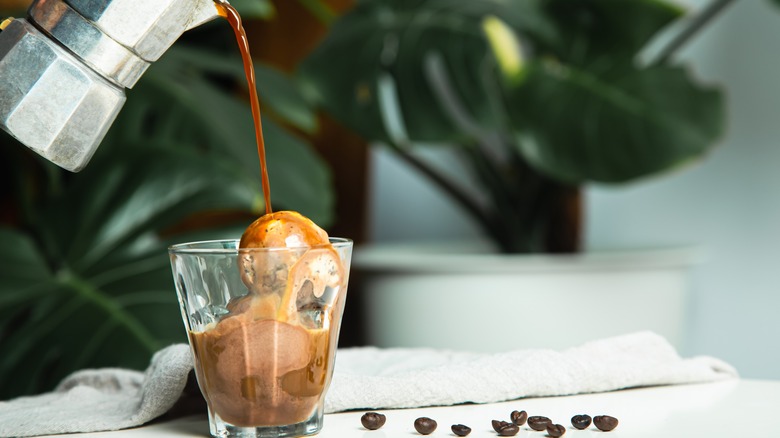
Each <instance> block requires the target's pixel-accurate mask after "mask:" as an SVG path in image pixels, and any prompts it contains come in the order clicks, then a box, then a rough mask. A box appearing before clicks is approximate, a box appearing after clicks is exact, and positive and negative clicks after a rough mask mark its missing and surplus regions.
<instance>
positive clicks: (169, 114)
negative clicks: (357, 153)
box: [100, 47, 333, 226]
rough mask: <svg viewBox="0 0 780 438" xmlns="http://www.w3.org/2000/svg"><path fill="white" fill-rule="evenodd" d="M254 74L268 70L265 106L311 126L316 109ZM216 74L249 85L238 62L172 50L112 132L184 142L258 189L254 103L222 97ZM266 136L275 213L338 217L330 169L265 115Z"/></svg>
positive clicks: (276, 78)
mask: <svg viewBox="0 0 780 438" xmlns="http://www.w3.org/2000/svg"><path fill="white" fill-rule="evenodd" d="M201 52H202V53H201ZM257 71H258V72H263V76H262V77H261V76H260V75H259V74H258V86H259V87H260V92H261V93H263V95H264V97H265V98H266V100H264V104H267V107H269V108H271V109H272V110H275V111H273V112H274V113H275V114H278V115H279V116H280V118H281V119H282V120H285V121H289V122H290V123H291V124H293V125H297V126H301V127H305V128H310V127H311V126H312V125H313V123H314V121H313V120H314V115H313V112H312V110H311V108H310V107H309V104H307V103H305V102H304V101H303V98H302V97H301V96H300V95H299V94H297V92H295V91H294V89H293V87H292V84H291V83H290V82H289V81H287V80H285V79H284V78H283V77H282V76H281V75H280V74H279V73H277V72H273V71H271V70H270V69H267V68H258V69H257ZM211 76H217V77H227V78H228V79H230V80H231V81H232V82H233V83H236V84H240V85H239V86H244V87H245V85H244V84H245V83H246V80H245V78H244V73H243V68H242V67H241V61H240V59H239V58H238V57H236V56H231V55H224V56H220V55H218V54H214V53H209V52H204V51H193V50H192V49H186V48H176V47H173V48H171V49H170V50H169V51H168V52H167V53H166V55H165V56H164V57H163V58H162V59H160V60H159V61H157V62H156V63H155V64H154V65H153V66H152V67H151V68H150V69H149V72H147V74H146V75H145V76H144V78H143V81H141V82H139V84H138V85H137V86H136V88H135V89H133V91H132V93H130V95H129V97H128V102H127V104H126V106H125V108H124V109H123V110H122V113H121V114H120V118H119V119H118V120H117V122H116V123H115V124H114V129H113V130H112V132H110V133H109V134H110V135H112V136H113V137H119V138H134V139H136V140H137V141H146V140H147V139H155V141H156V142H158V143H160V144H165V143H166V142H173V144H179V143H180V142H181V141H182V140H185V141H188V142H190V143H192V144H195V145H197V146H198V147H200V148H201V149H203V150H205V151H207V153H209V154H212V155H214V156H215V157H216V158H219V157H220V156H221V155H225V154H227V155H229V156H230V157H231V158H233V159H234V160H235V161H237V162H238V163H240V164H241V167H240V169H241V171H242V172H243V173H244V174H245V177H246V178H251V179H252V180H253V181H255V183H254V184H255V186H256V187H257V188H258V190H259V188H260V164H259V160H258V156H257V147H256V141H255V131H254V124H253V120H252V113H251V111H250V109H249V105H248V103H247V102H246V101H245V100H244V99H243V97H241V95H240V94H239V93H235V94H230V93H225V92H224V90H223V89H222V88H220V87H218V86H216V85H215V84H214V81H212V80H211ZM266 78H270V80H269V87H268V89H269V91H267V92H265V91H263V90H264V89H265V84H264V83H263V82H261V79H266ZM263 133H264V139H265V145H266V157H267V160H268V172H269V176H270V180H271V194H272V200H273V204H274V205H273V206H274V209H276V210H279V209H282V208H284V209H292V210H297V211H300V212H301V213H302V214H304V215H306V216H308V217H310V218H311V219H312V220H314V221H315V222H317V223H318V224H321V225H322V226H327V225H328V224H329V223H330V222H331V221H332V219H333V218H332V210H333V195H332V181H331V176H330V172H329V169H328V166H327V164H326V163H325V162H324V161H323V160H322V159H321V158H320V157H319V156H318V155H317V154H316V152H315V151H314V150H313V149H312V148H311V147H310V146H309V145H308V144H306V143H304V142H303V141H301V140H300V139H299V138H297V137H295V136H294V135H292V134H290V133H288V132H287V131H285V130H284V129H282V128H281V127H280V126H279V125H278V124H277V123H276V122H275V118H272V117H264V118H263ZM101 149H102V146H101ZM100 153H104V152H103V151H102V150H101V151H100ZM257 201H258V204H256V205H255V210H256V211H258V212H259V211H262V207H263V206H262V199H261V198H258V200H257Z"/></svg>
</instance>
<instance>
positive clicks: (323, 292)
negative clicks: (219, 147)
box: [169, 238, 352, 437]
mask: <svg viewBox="0 0 780 438" xmlns="http://www.w3.org/2000/svg"><path fill="white" fill-rule="evenodd" d="M238 244H239V241H238V240H217V241H205V242H193V243H183V244H179V245H174V246H172V247H170V248H169V254H170V258H171V269H172V271H173V278H174V282H175V283H176V292H177V295H178V298H179V304H180V306H181V311H182V318H183V320H184V325H185V327H186V329H187V335H188V337H189V343H190V348H191V350H192V354H193V357H194V363H195V372H196V375H197V379H198V385H199V386H200V390H201V392H202V393H203V396H204V398H205V399H206V402H207V404H208V409H209V427H210V432H211V434H212V435H213V436H215V437H288V436H302V435H312V434H315V433H317V432H319V431H320V429H321V428H322V423H323V404H324V399H325V393H326V392H327V389H328V386H329V384H330V380H331V376H332V375H333V366H334V361H335V354H336V346H337V342H338V336H339V328H340V325H341V316H342V314H343V311H344V301H345V299H346V292H347V280H348V277H349V265H350V258H351V253H352V242H351V241H350V240H348V239H338V238H331V239H330V244H326V245H321V246H314V247H299V248H239V247H238Z"/></svg>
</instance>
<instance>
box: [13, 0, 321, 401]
mask: <svg viewBox="0 0 780 438" xmlns="http://www.w3.org/2000/svg"><path fill="white" fill-rule="evenodd" d="M234 3H235V5H236V6H237V7H238V8H240V11H241V12H242V14H243V15H244V17H245V18H250V17H255V18H257V17H263V18H267V17H272V16H273V9H272V7H271V4H270V2H268V1H260V0H242V1H235V2H234ZM10 12H11V11H2V10H0V14H4V15H10ZM16 15H17V16H18V15H19V14H18V13H17V14H16ZM256 74H257V82H258V88H259V93H260V96H261V100H262V105H263V110H264V119H263V122H264V134H265V141H266V145H267V156H268V162H269V173H270V178H271V186H272V187H271V191H272V196H273V198H272V199H273V201H274V207H275V209H277V210H279V209H295V210H298V211H300V212H301V213H303V214H305V215H307V216H309V217H310V218H312V219H313V220H314V221H316V222H317V223H319V224H321V225H323V226H327V225H328V224H329V223H330V221H331V220H332V214H333V208H332V204H333V191H332V183H331V177H330V171H329V169H328V168H327V166H326V164H325V163H324V161H323V160H322V159H321V158H320V157H319V156H318V155H317V154H316V153H315V152H314V151H313V149H312V148H311V147H310V145H309V144H307V143H306V142H304V141H303V140H301V138H299V136H297V135H296V134H294V132H295V131H297V132H312V131H314V130H316V129H317V126H316V119H315V116H314V113H313V110H312V108H311V106H310V105H309V104H308V103H307V102H306V101H305V100H304V99H303V97H302V95H301V93H300V92H299V91H298V88H297V86H296V84H295V83H294V82H292V81H291V80H290V79H289V78H287V77H286V76H285V75H284V74H282V73H280V72H278V71H276V70H274V69H272V68H270V67H267V66H263V65H260V64H258V63H256ZM245 90H246V80H245V77H244V71H243V67H242V64H241V58H240V56H239V53H238V49H237V48H236V45H235V39H234V36H233V33H232V31H231V30H230V27H229V26H228V25H227V23H226V22H224V21H221V20H220V21H217V22H213V23H209V24H208V25H204V26H202V27H201V28H198V29H195V30H193V31H191V32H188V33H187V34H185V36H184V37H183V38H182V40H180V41H179V42H177V43H176V44H175V45H174V46H173V47H172V48H171V49H170V50H169V51H168V52H166V54H165V55H164V56H163V57H162V58H161V59H160V60H159V61H157V62H155V63H154V64H153V65H152V66H151V68H150V69H149V70H148V72H147V73H146V74H145V75H144V77H143V78H142V79H141V81H140V82H139V83H138V84H137V85H136V87H135V88H134V89H133V90H128V93H127V94H128V100H127V103H126V105H125V107H124V108H123V109H122V112H121V113H120V115H119V117H118V118H117V120H116V121H115V123H114V124H113V126H112V128H111V130H110V131H109V133H108V134H107V136H106V138H105V140H104V141H103V143H102V144H101V146H100V148H99V149H98V151H97V153H96V154H95V156H94V158H93V160H92V161H91V162H90V164H89V165H88V167H87V168H86V169H85V170H83V171H82V172H80V173H77V174H71V173H69V172H66V171H64V170H61V169H59V168H57V167H56V166H54V165H52V164H50V163H48V162H46V161H45V160H43V159H42V158H40V157H38V156H37V155H35V154H34V153H32V152H30V151H29V150H27V148H25V147H24V146H23V145H21V144H18V143H17V142H16V141H15V140H14V139H12V138H11V137H10V136H8V135H7V134H5V133H4V132H1V131H0V175H1V177H2V182H3V197H2V198H0V199H2V200H3V225H2V226H0V242H2V245H0V349H2V351H3V352H4V354H3V356H2V357H0V399H7V398H10V397H13V396H17V395H21V394H31V393H38V392H42V391H45V390H48V389H51V388H52V387H53V386H54V385H55V384H56V383H57V382H58V381H60V380H61V378H62V377H64V376H65V375H66V374H68V373H70V372H72V371H74V370H76V369H81V368H92V367H102V366H119V367H130V368H136V369H143V368H144V367H145V366H146V364H148V361H149V358H150V357H151V354H152V353H153V352H155V351H156V350H157V349H159V348H161V347H163V346H165V345H168V344H170V343H174V342H186V336H185V332H184V326H183V324H182V321H181V313H180V310H179V308H178V302H177V299H176V294H175V290H174V287H173V281H172V279H171V274H170V266H169V258H168V256H167V247H168V246H169V245H170V244H172V243H177V242H184V241H192V240H203V239H214V238H231V237H235V238H238V237H240V235H241V233H242V231H243V229H244V228H245V227H246V225H248V223H249V222H248V221H251V218H252V217H253V215H254V216H257V215H259V214H262V212H263V211H264V205H263V200H262V192H261V183H260V176H259V173H260V172H259V162H258V158H257V149H256V145H255V137H254V129H253V124H252V116H251V111H250V109H249V105H248V102H247V101H246V98H245V97H244V96H245V95H246V93H245ZM204 214H206V215H212V216H213V215H221V216H220V217H227V218H235V219H233V220H221V221H218V222H210V223H206V225H201V226H198V227H193V226H191V225H190V226H182V225H181V224H183V223H190V224H191V223H192V218H193V217H204V216H203V215H204ZM207 217H211V216H207Z"/></svg>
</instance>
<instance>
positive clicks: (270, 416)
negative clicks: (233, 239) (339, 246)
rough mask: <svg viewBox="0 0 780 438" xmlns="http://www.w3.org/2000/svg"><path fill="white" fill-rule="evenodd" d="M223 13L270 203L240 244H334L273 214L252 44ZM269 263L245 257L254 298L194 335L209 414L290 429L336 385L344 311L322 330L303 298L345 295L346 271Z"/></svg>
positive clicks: (321, 255) (288, 216) (328, 251)
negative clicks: (306, 315) (337, 325)
mask: <svg viewBox="0 0 780 438" xmlns="http://www.w3.org/2000/svg"><path fill="white" fill-rule="evenodd" d="M217 9H218V11H219V14H220V15H221V16H222V17H224V18H226V19H227V20H228V22H229V23H230V25H231V26H232V27H233V30H234V32H235V34H236V41H237V42H238V46H239V48H240V50H241V56H242V59H243V62H244V71H245V73H246V77H247V82H248V85H249V92H250V99H251V106H252V115H253V118H254V123H255V132H256V138H257V152H258V157H259V158H260V169H261V175H262V184H263V195H264V197H265V208H266V215H264V216H263V217H261V218H260V219H258V221H256V222H255V223H254V224H252V225H251V226H250V227H249V228H248V229H247V232H245V233H244V236H242V239H241V245H240V246H241V248H244V247H278V246H282V247H284V246H290V244H289V243H287V242H291V241H292V242H295V245H293V246H296V245H302V246H315V245H323V244H324V245H327V246H329V243H328V237H327V233H325V232H324V231H323V230H321V229H320V228H319V227H317V226H316V225H315V224H314V223H313V222H311V221H310V220H308V219H305V218H303V217H302V216H301V215H299V214H298V213H295V212H276V213H274V212H273V210H272V208H271V195H270V185H269V181H268V172H267V167H266V159H265V145H264V142H263V133H262V126H261V119H260V105H259V100H258V96H257V87H256V84H255V75H254V67H253V66H252V58H251V56H250V54H249V43H248V40H247V37H246V33H245V31H244V28H243V26H242V23H241V17H240V16H239V14H238V12H236V10H235V9H234V8H233V7H232V6H230V5H229V4H227V3H219V2H218V3H217ZM304 219H305V220H304ZM269 230H270V231H269ZM274 230H277V231H276V233H275V232H274ZM260 231H262V234H261V233H260ZM291 237H292V240H291ZM266 259H271V258H270V257H261V256H258V257H256V258H254V257H253V256H252V255H247V254H245V253H242V255H240V256H239V263H238V265H239V268H237V269H242V272H241V275H242V280H243V281H244V283H245V284H246V286H247V288H248V289H249V294H248V295H246V296H244V297H241V298H238V299H233V300H232V301H231V303H229V304H228V311H229V313H228V315H227V317H223V319H221V320H220V321H219V322H218V323H216V324H212V325H211V326H210V327H207V328H206V329H205V330H204V331H202V332H190V333H189V336H190V343H191V345H192V347H193V350H194V353H195V360H196V362H197V363H196V367H195V369H196V372H197V374H198V383H199V385H200V386H201V390H202V391H201V392H202V393H203V394H204V397H206V401H207V402H208V404H209V407H210V409H211V410H212V412H213V413H215V414H217V415H218V416H219V417H220V418H221V419H222V420H223V421H225V422H227V423H230V424H232V425H235V426H240V427H256V426H278V425H288V424H295V423H300V422H302V421H306V420H307V419H309V418H310V417H311V416H312V414H313V413H314V411H315V409H316V407H317V404H318V403H319V401H320V398H321V396H322V394H323V393H324V391H325V389H326V387H327V385H328V382H329V380H330V374H331V371H332V370H331V368H332V367H331V365H332V364H331V361H330V360H329V358H330V356H331V354H330V352H331V351H332V349H335V348H336V346H335V341H336V339H335V338H336V335H335V333H337V332H336V331H334V335H333V336H331V335H330V334H329V329H330V321H331V320H332V318H334V317H336V318H338V315H334V314H333V313H334V309H337V310H336V311H337V312H338V311H340V305H335V304H333V303H332V304H333V305H330V306H326V307H325V309H323V313H324V314H323V315H322V316H321V318H322V320H323V321H324V322H323V323H322V325H321V328H311V327H312V325H311V324H308V325H307V324H304V322H303V321H302V317H301V316H300V315H299V313H298V309H297V303H298V301H299V299H300V297H299V295H301V294H303V293H305V292H307V293H309V294H312V293H313V294H314V295H315V296H316V297H320V296H321V295H322V293H323V291H324V290H325V289H324V288H325V287H336V288H339V289H340V287H339V286H340V285H341V282H342V279H343V278H344V269H343V267H342V266H341V262H340V259H339V258H338V254H337V253H336V251H335V250H334V249H333V248H328V247H326V248H318V249H311V250H308V251H307V252H306V253H305V254H304V255H302V256H300V257H298V256H295V258H293V259H291V260H281V261H275V262H274V263H277V264H276V265H274V266H273V268H274V269H275V270H273V271H272V270H271V269H269V267H268V266H267V264H268V263H269V262H268V261H267V260H266ZM258 263H262V264H261V265H258ZM317 263H319V265H318V266H320V267H321V266H324V265H326V264H327V266H329V267H330V274H329V276H328V277H327V278H325V276H324V275H323V274H322V273H320V271H315V269H319V268H315V267H313V266H315V265H317ZM267 272H276V273H278V272H282V273H283V274H282V275H284V277H283V278H272V279H270V280H269V279H268V278H267V277H268V275H267ZM307 281H308V282H309V283H308V284H306V282H307ZM304 285H306V286H307V287H308V289H307V288H306V287H304ZM312 285H313V286H312ZM312 288H314V292H312V291H311V290H310V289H312ZM305 289H306V290H305ZM318 293H319V295H317V294H318ZM336 301H338V300H336ZM339 304H341V303H339Z"/></svg>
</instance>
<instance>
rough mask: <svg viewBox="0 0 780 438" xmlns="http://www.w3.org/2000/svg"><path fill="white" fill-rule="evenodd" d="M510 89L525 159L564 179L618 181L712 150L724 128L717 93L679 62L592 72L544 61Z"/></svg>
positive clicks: (514, 117) (681, 161)
mask: <svg viewBox="0 0 780 438" xmlns="http://www.w3.org/2000/svg"><path fill="white" fill-rule="evenodd" d="M529 70H530V72H529V73H528V74H527V75H526V79H525V82H524V83H523V85H522V86H520V87H517V88H516V89H514V90H512V91H510V92H509V93H508V94H507V96H508V97H507V100H508V104H507V107H508V108H509V109H510V111H511V112H512V115H513V120H515V124H514V132H515V135H516V136H517V141H516V142H515V143H514V145H515V146H516V147H517V148H519V150H520V152H521V153H522V155H523V157H525V158H526V160H527V161H528V162H529V163H530V164H531V165H533V166H534V167H536V168H537V169H539V170H540V171H541V172H543V173H545V174H548V175H551V176H553V177H554V178H556V179H558V180H561V181H566V182H569V183H578V184H579V183H585V182H588V181H597V182H608V183H610V182H623V181H628V180H632V179H635V178H639V177H642V176H645V175H651V174H655V173H658V172H661V171H664V170H667V169H670V168H674V167H676V166H678V165H681V164H683V163H686V162H687V161H689V160H692V159H694V158H697V157H700V156H701V155H703V154H704V153H705V152H706V151H707V150H709V149H710V148H711V147H712V146H713V145H714V143H715V141H716V140H717V138H718V137H719V136H720V135H721V134H722V130H723V123H724V115H723V107H724V105H723V99H722V96H721V93H720V92H719V91H718V90H717V89H716V88H712V87H705V86H702V85H698V84H696V83H695V81H694V80H693V79H692V78H691V77H690V76H689V74H688V73H687V72H686V71H685V70H684V69H682V68H677V67H655V68H647V69H636V68H629V69H626V70H622V71H619V72H612V74H610V75H602V76H596V75H593V74H591V73H589V72H587V71H585V70H578V69H576V68H575V67H572V66H563V65H560V64H553V63H549V62H541V63H536V64H533V65H532V66H530V67H529Z"/></svg>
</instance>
